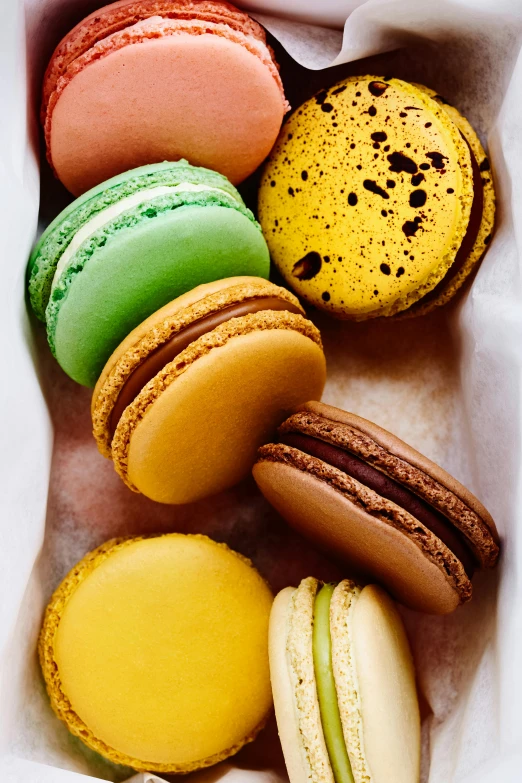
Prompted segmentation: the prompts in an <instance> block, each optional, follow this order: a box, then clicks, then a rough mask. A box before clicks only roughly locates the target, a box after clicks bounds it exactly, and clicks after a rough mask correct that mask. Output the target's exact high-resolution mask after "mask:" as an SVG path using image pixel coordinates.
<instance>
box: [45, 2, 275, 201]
mask: <svg viewBox="0 0 522 783" xmlns="http://www.w3.org/2000/svg"><path fill="white" fill-rule="evenodd" d="M286 110H287V103H286V100H285V97H284V92H283V87H282V83H281V79H280V76H279V70H278V66H277V64H276V62H275V60H274V58H273V54H272V52H271V50H270V48H269V47H268V46H267V45H266V42H265V35H264V32H263V29H262V28H261V27H260V26H259V25H258V24H257V23H256V22H255V21H253V20H252V19H250V18H249V17H248V16H247V15H246V14H243V13H242V12H241V11H239V10H237V9H235V8H234V7H233V6H230V5H229V4H228V3H220V2H202V3H193V2H183V0H181V2H176V1H174V2H165V1H163V2H161V1H159V0H152V1H147V0H143V2H132V0H131V2H118V3H114V4H112V5H109V6H107V7H105V8H104V9H101V11H99V12H96V13H94V14H91V16H89V17H87V19H85V20H84V21H83V22H81V23H80V24H79V25H77V26H76V28H74V30H73V31H72V32H71V33H70V34H69V35H68V36H66V38H65V39H64V40H63V41H62V42H61V43H60V44H59V45H58V47H57V49H56V51H55V53H54V55H53V58H52V59H51V62H50V64H49V66H48V69H47V73H46V77H45V80H44V93H43V103H42V120H43V123H44V129H45V137H46V144H47V156H48V159H49V162H50V164H51V166H52V167H53V169H54V171H55V173H56V175H57V176H58V177H59V178H60V179H61V180H62V181H63V182H64V184H65V185H66V187H67V188H68V189H69V190H71V192H73V193H75V194H76V195H78V194H80V193H82V192H84V191H85V190H87V189H89V188H90V187H92V186H93V185H95V184H97V183H98V182H100V181H102V180H104V179H107V178H109V177H111V176H114V175H115V174H118V173H119V172H121V171H125V170H127V169H129V168H134V167H136V166H139V165H143V164H146V163H153V162H156V161H159V160H164V159H168V160H177V159H179V158H180V157H185V158H187V159H189V160H190V162H191V163H194V164H195V165H203V166H206V167H208V168H212V169H215V170H218V171H221V172H222V173H223V174H225V175H226V176H227V177H228V178H229V179H231V181H233V182H240V181H242V180H243V179H244V178H245V177H246V176H248V174H250V173H251V172H252V171H253V170H254V169H255V168H256V167H257V166H258V165H259V163H260V162H261V161H262V160H263V159H264V158H265V157H266V155H267V154H268V152H269V150H270V148H271V146H272V144H273V142H274V141H275V138H276V136H277V133H278V130H279V127H280V125H281V121H282V118H283V115H284V112H285V111H286ZM144 117H146V118H147V121H146V122H144Z"/></svg>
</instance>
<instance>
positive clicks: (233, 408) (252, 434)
mask: <svg viewBox="0 0 522 783" xmlns="http://www.w3.org/2000/svg"><path fill="white" fill-rule="evenodd" d="M325 375H326V367H325V358H324V353H323V349H322V345H321V338H320V335H319V332H318V330H317V329H316V327H315V326H314V325H313V324H312V323H311V322H310V321H308V320H307V319H306V318H305V317H304V311H303V310H302V308H301V306H300V304H299V302H298V300H297V299H296V298H295V297H294V296H293V294H291V293H290V292H289V291H287V290H286V289H284V288H280V287H279V286H276V285H274V284H273V283H269V282H267V281H266V280H263V279H261V278H256V277H235V278H228V279H226V280H219V281H217V282H215V283H207V284H205V285H202V286H198V287H197V288H195V289H194V290H193V291H190V292H189V293H187V294H185V295H183V296H181V297H178V298H177V299H175V300H174V301H173V302H171V303H170V304H168V305H166V306H165V307H163V308H162V309H161V310H158V311H157V312H156V313H154V314H153V315H152V316H150V318H148V319H147V320H146V321H144V323H142V324H141V325H140V326H138V327H137V328H136V329H134V331H133V332H131V334H130V335H129V336H128V337H127V338H126V339H125V340H124V341H123V343H122V344H121V345H120V346H119V347H118V348H117V349H116V351H115V352H114V353H113V355H112V356H111V358H110V359H109V361H108V362H107V364H106V366H105V368H104V370H103V372H102V374H101V376H100V379H99V381H98V383H97V385H96V388H95V390H94V395H93V399H92V419H93V427H94V435H95V438H96V440H97V443H98V447H99V449H100V451H101V453H102V454H104V455H105V456H106V457H109V458H112V459H113V461H114V465H115V468H116V470H117V472H118V473H119V474H120V476H121V477H122V478H123V480H124V481H125V483H126V484H127V485H128V486H129V487H130V488H131V489H133V490H135V491H139V492H142V493H143V494H144V495H147V497H149V498H152V499H153V500H157V501H160V502H163V503H172V504H179V503H190V502H192V501H195V500H199V499H201V498H203V497H205V496H207V495H213V494H215V493H217V492H220V491H222V490H225V489H227V488H229V487H231V486H233V485H234V484H236V483H237V482H238V481H240V480H241V479H243V478H244V477H245V476H246V475H248V474H249V472H250V470H251V467H252V465H253V463H254V462H255V459H256V452H257V449H258V447H259V446H260V445H261V444H263V443H267V442H268V441H270V440H271V439H272V438H273V436H274V433H275V429H276V428H277V426H278V425H279V424H280V423H281V422H282V421H283V419H284V418H285V417H286V416H287V415H288V412H289V411H290V410H293V409H294V408H295V406H296V405H302V404H303V403H304V402H305V401H306V400H307V399H310V395H311V394H317V395H319V396H320V395H321V394H322V390H323V386H324V382H325Z"/></svg>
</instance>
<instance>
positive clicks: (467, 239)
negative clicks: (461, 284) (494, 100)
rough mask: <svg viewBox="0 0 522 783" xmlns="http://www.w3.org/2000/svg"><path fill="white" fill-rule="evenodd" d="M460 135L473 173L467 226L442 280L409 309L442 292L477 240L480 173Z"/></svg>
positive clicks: (481, 195)
mask: <svg viewBox="0 0 522 783" xmlns="http://www.w3.org/2000/svg"><path fill="white" fill-rule="evenodd" d="M460 135H461V136H462V138H463V139H464V141H465V142H466V144H467V145H468V149H469V154H470V156H471V170H472V174H473V201H472V202H471V211H470V215H469V222H468V227H467V229H466V233H465V234H464V237H463V239H462V242H461V245H460V247H459V249H458V250H457V254H456V256H455V260H454V261H453V263H452V265H451V266H450V268H449V269H448V271H447V272H446V274H445V275H444V277H443V278H442V280H440V281H439V282H438V283H437V285H436V286H435V288H432V290H431V291H429V292H428V293H427V294H426V295H425V296H423V297H422V298H421V299H419V300H418V302H416V303H415V304H413V305H412V306H411V307H410V308H409V309H410V310H413V309H415V307H416V306H421V305H423V304H426V302H431V301H432V300H433V299H436V298H437V297H438V296H439V295H440V294H441V293H442V291H443V290H444V288H446V286H447V284H448V283H449V282H450V280H453V278H454V277H455V276H456V275H457V274H458V273H459V272H460V270H461V269H462V267H463V266H464V264H465V263H466V260H467V258H468V256H469V254H470V253H471V251H472V250H473V246H474V244H475V242H476V241H477V236H478V233H479V231H480V225H481V223H482V213H483V211H484V192H483V185H482V175H481V173H480V169H479V165H478V163H477V159H476V157H475V155H474V154H473V150H472V149H471V147H470V145H469V142H468V140H467V139H466V137H465V136H464V134H463V133H462V131H461V132H460ZM484 249H485V248H484Z"/></svg>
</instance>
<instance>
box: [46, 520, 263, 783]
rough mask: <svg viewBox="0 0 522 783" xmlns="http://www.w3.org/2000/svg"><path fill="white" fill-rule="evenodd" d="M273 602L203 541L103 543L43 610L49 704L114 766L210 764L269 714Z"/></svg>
mask: <svg viewBox="0 0 522 783" xmlns="http://www.w3.org/2000/svg"><path fill="white" fill-rule="evenodd" d="M271 606H272V594H271V592H270V589H269V587H268V585H267V584H266V582H265V581H264V580H263V578H262V577H261V575H260V574H259V573H258V572H257V571H256V569H255V568H254V567H253V566H252V564H251V562H250V561H249V560H247V559H246V558H244V557H243V556H242V555H240V554H238V553H236V552H233V551H232V550H231V549H229V548H228V547H227V546H226V545H225V544H219V543H216V542H215V541H212V540H211V539H209V538H207V537H206V536H200V535H181V534H177V533H172V534H169V535H164V536H155V537H149V538H130V539H120V540H113V541H108V542H107V543H106V544H104V545H103V546H101V547H99V548H98V549H96V550H95V551H94V552H91V553H89V554H88V555H86V556H85V557H84V558H83V560H81V561H80V562H79V563H78V564H77V565H76V566H75V568H73V569H72V571H71V572H70V573H69V574H68V576H66V578H65V579H64V581H63V582H62V583H61V585H60V586H59V587H58V588H57V590H56V592H55V593H54V595H53V597H52V598H51V601H50V603H49V606H48V608H47V611H46V614H45V619H44V623H43V627H42V631H41V635H40V643H39V652H40V662H41V666H42V671H43V675H44V678H45V682H46V685H47V690H48V692H49V696H50V699H51V705H52V708H53V710H54V711H55V713H56V714H57V716H58V717H59V718H60V720H62V721H64V722H65V724H66V725H67V728H68V729H69V731H71V732H72V733H73V734H74V735H75V736H77V737H79V738H80V739H81V740H82V741H83V742H84V743H85V744H86V745H88V746H89V747H90V748H92V749H93V750H95V751H97V752H98V753H100V754H102V755H103V756H105V757H106V758H108V759H110V760H111V761H113V762H115V763H117V764H125V765H127V766H130V767H133V768H134V769H137V770H142V771H149V772H158V773H162V772H165V773H167V772H170V773H185V772H190V771H192V770H195V769H199V768H201V767H207V766H209V765H211V764H215V763H217V762H218V761H221V760H222V759H225V758H227V757H228V756H231V755H232V754H233V753H235V752H236V751H238V750H239V749H240V748H241V747H242V746H243V745H244V744H245V743H246V742H250V741H251V740H253V739H254V738H255V736H256V735H257V733H258V732H259V730H260V729H261V728H262V727H263V725H264V723H265V721H266V718H267V716H268V714H269V712H270V709H271V706H272V696H271V690H270V679H269V670H268V644H267V642H268V621H269V614H270V608H271Z"/></svg>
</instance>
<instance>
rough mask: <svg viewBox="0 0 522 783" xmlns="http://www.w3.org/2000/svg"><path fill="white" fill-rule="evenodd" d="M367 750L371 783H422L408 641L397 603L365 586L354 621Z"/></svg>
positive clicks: (416, 714) (356, 663)
mask: <svg viewBox="0 0 522 783" xmlns="http://www.w3.org/2000/svg"><path fill="white" fill-rule="evenodd" d="M352 644H353V656H354V660H355V666H356V669H357V678H358V685H359V692H360V698H361V709H362V719H363V721H362V723H363V733H364V748H365V755H366V758H367V761H368V765H369V768H370V771H371V780H372V783H418V781H419V778H420V750H421V745H420V715H419V706H418V700H417V692H416V688H415V671H414V668H413V661H412V657H411V652H410V648H409V645H408V639H407V637H406V633H405V631H404V626H403V624H402V621H401V618H400V616H399V613H398V612H397V609H396V607H395V606H394V604H393V601H391V599H390V598H389V597H388V595H387V594H386V593H385V592H384V590H382V589H381V588H379V587H377V586H376V585H369V586H368V587H365V588H364V589H363V590H362V592H361V594H360V596H359V599H358V600H357V602H356V604H355V608H354V611H353V616H352Z"/></svg>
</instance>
